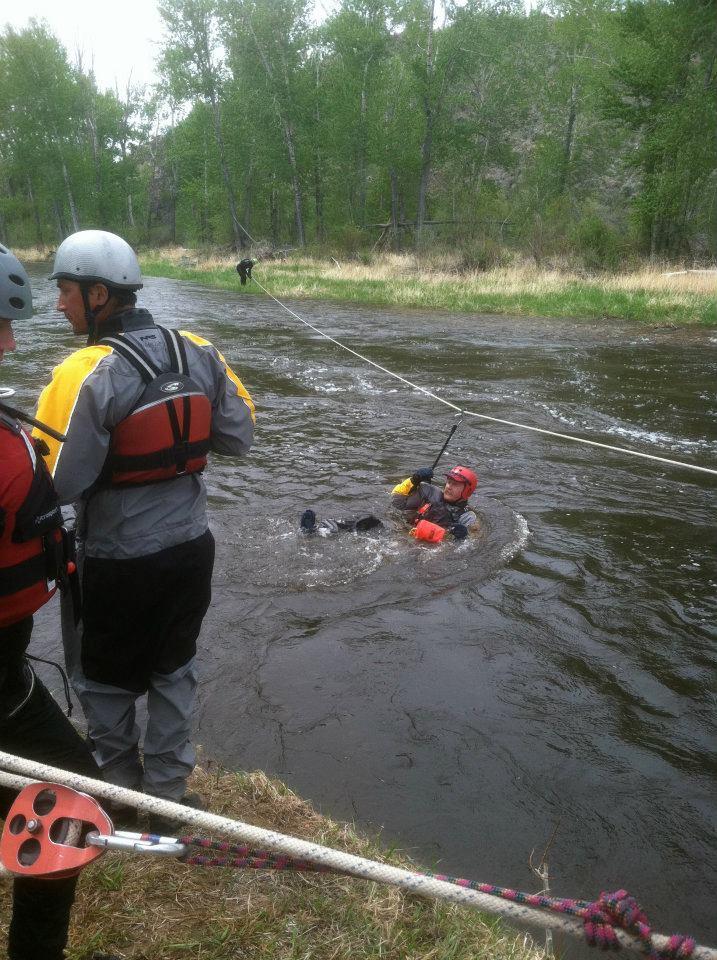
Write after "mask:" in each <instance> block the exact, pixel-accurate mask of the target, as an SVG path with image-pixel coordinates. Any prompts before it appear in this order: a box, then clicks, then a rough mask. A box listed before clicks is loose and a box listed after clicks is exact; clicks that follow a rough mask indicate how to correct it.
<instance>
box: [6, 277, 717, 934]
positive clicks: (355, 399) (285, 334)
mask: <svg viewBox="0 0 717 960" xmlns="http://www.w3.org/2000/svg"><path fill="white" fill-rule="evenodd" d="M47 272H49V271H47V269H46V268H41V267H37V268H34V269H33V274H34V281H35V283H36V291H37V295H36V301H37V303H36V306H37V308H38V314H39V317H38V319H35V320H34V321H31V322H27V323H24V324H18V325H16V327H17V334H18V341H19V344H20V346H19V350H18V352H17V354H16V355H15V356H14V357H8V358H7V362H6V363H4V364H3V367H2V369H1V370H0V384H1V385H5V386H7V385H11V386H14V387H15V388H16V389H17V391H18V396H17V398H16V402H17V405H19V406H22V405H24V406H25V407H26V408H28V409H32V408H33V407H34V403H35V400H36V397H37V394H38V392H39V390H40V389H41V387H42V386H43V385H44V383H45V382H46V381H47V380H48V377H49V372H50V370H51V368H52V367H53V366H54V365H55V364H56V363H57V362H58V361H59V360H60V359H62V358H63V357H64V356H66V355H67V354H68V353H69V352H70V350H71V349H76V348H77V347H78V346H80V345H81V343H80V342H78V341H77V340H76V339H75V338H73V337H72V336H71V334H70V332H69V326H68V325H67V323H66V321H65V320H64V319H63V318H62V317H60V316H59V315H58V314H57V312H56V311H55V310H54V291H53V288H52V286H51V285H50V284H49V283H47V282H46V281H44V280H43V279H42V278H43V277H44V276H46V275H47ZM142 303H143V305H145V306H147V307H149V309H150V310H152V312H153V313H154V314H155V317H156V319H157V320H158V321H160V322H165V323H167V325H169V326H181V327H186V328H188V329H191V330H193V331H194V332H196V333H198V334H200V335H203V336H206V337H208V338H209V339H210V340H212V342H214V343H215V344H216V345H217V346H218V347H219V348H220V349H221V350H222V351H223V353H224V354H225V356H226V358H227V360H228V362H229V363H230V364H231V365H232V367H233V368H234V370H235V371H236V372H237V374H238V375H239V376H240V377H241V379H242V380H243V382H244V384H245V386H246V387H247V389H248V390H249V391H250V393H251V394H252V396H253V397H254V399H255V401H256V404H257V409H258V419H257V433H256V442H255V445H254V448H253V449H252V451H251V453H250V455H249V456H248V457H247V458H246V459H245V460H243V461H234V460H230V459H220V458H214V459H213V460H212V463H211V466H210V468H209V469H208V471H207V473H206V479H207V485H208V490H209V502H210V512H211V526H212V530H213V531H214V535H215V537H216V539H217V551H218V552H217V566H216V569H215V579H214V598H213V603H212V607H211V610H210V612H209V614H208V616H207V618H206V620H205V624H204V629H203V632H202V638H201V653H200V666H201V671H202V682H201V691H200V701H199V706H198V713H197V736H196V740H197V742H198V743H200V744H201V745H202V746H203V748H204V751H205V754H206V756H207V757H210V758H213V759H215V760H217V761H219V762H221V763H222V764H224V765H225V766H227V767H229V768H234V769H248V770H250V769H254V768H261V769H263V770H265V771H266V772H267V773H269V774H270V775H274V776H277V777H280V778H281V779H283V780H284V781H285V782H286V783H288V784H289V786H290V787H292V788H293V789H295V790H296V791H297V792H298V793H299V794H301V795H302V796H304V797H306V798H307V799H310V800H311V801H313V803H314V804H315V805H316V806H317V807H318V808H319V809H321V810H322V812H324V813H325V814H327V815H330V816H333V817H334V818H337V819H350V820H354V821H355V822H356V823H357V825H358V826H359V827H360V828H363V829H368V830H378V829H382V832H383V838H384V841H385V842H386V843H390V844H394V845H399V846H401V847H403V848H404V849H406V850H407V851H408V852H409V853H411V854H412V855H413V856H414V857H415V858H416V859H417V860H419V861H420V862H421V863H422V864H423V865H425V866H427V867H439V869H440V870H441V871H442V872H446V873H450V874H453V875H460V876H467V877H471V878H473V879H478V880H481V881H485V882H490V883H496V884H500V885H506V886H514V887H518V888H521V889H529V890H535V889H538V888H539V883H538V882H537V880H536V878H535V877H534V876H533V875H532V873H531V871H530V869H529V866H528V859H529V857H530V854H531V851H532V850H535V856H536V857H537V858H538V859H539V858H540V855H541V854H542V852H543V850H544V848H545V847H546V845H547V844H548V841H549V840H550V838H551V837H552V843H551V844H550V851H549V869H550V877H551V886H552V889H553V891H554V892H555V893H556V894H559V895H564V896H576V897H584V898H592V897H593V896H595V895H597V894H598V893H599V892H600V891H601V890H605V889H614V888H617V887H619V886H622V887H626V888H627V889H628V890H630V892H632V893H634V894H635V895H636V896H637V898H638V900H639V901H640V903H641V904H642V906H643V907H644V909H645V910H646V911H647V913H648V915H649V917H650V919H651V921H652V922H653V925H654V926H655V927H656V928H657V929H660V930H662V931H664V932H673V931H674V930H679V931H680V932H683V933H690V934H693V935H695V936H697V937H698V939H701V940H703V941H706V942H708V943H712V944H713V945H714V943H715V941H717V924H715V908H714V904H715V896H716V895H717V837H716V824H717V737H716V736H715V734H716V728H715V704H716V701H717V684H716V676H717V669H716V668H717V625H716V618H715V613H716V612H717V600H716V596H717V589H716V588H717V558H716V555H715V516H716V508H715V499H716V498H715V493H716V490H717V478H715V477H710V476H709V475H706V474H703V475H700V474H699V473H691V472H688V471H686V470H682V469H680V468H669V467H666V466H664V465H661V464H657V463H650V462H647V461H643V460H639V459H635V458H630V457H628V456H623V455H621V454H618V453H610V452H607V451H602V450H598V449H593V448H590V447H583V446H580V445H577V444H571V443H567V442H564V441H561V440H558V439H554V438H549V437H544V436H541V435H538V434H531V433H527V432H523V431H520V430H517V429H515V428H512V427H507V426H501V425H498V424H489V423H484V422H482V421H479V420H472V421H470V422H467V423H464V424H463V425H462V426H461V428H460V429H459V431H458V432H457V433H456V434H455V436H454V437H453V439H452V441H451V444H450V446H449V448H448V451H447V453H446V455H445V457H444V459H443V461H442V462H441V466H445V467H446V468H447V467H449V466H450V465H452V464H453V463H464V464H466V465H469V466H473V467H475V468H476V469H477V471H478V473H479V475H480V478H481V479H480V485H479V488H478V492H477V495H476V498H475V504H476V508H477V511H478V513H479V515H480V519H481V533H480V535H479V536H478V537H476V538H472V539H471V540H470V542H466V543H464V544H462V545H460V546H456V545H455V544H453V543H450V544H449V543H445V544H442V545H440V546H438V547H433V546H427V545H423V544H419V543H417V542H415V541H413V540H412V539H410V538H408V537H407V536H406V532H405V529H404V528H403V526H402V525H401V523H400V521H399V520H397V519H396V518H395V517H393V516H392V514H391V511H390V508H389V493H390V490H391V487H392V486H393V485H394V484H395V483H396V482H398V481H399V480H401V479H403V478H404V477H405V476H407V475H408V474H410V473H411V472H412V471H413V470H414V469H416V468H417V467H419V466H424V465H427V464H430V463H431V462H432V461H433V459H434V458H435V456H436V455H437V453H438V451H439V450H440V448H441V445H442V443H443V440H444V439H445V437H446V435H447V433H448V430H449V428H450V426H451V424H452V423H453V416H452V412H451V411H450V410H449V409H448V408H447V407H444V406H443V405H441V404H439V403H437V402H436V401H434V400H431V399H429V398H427V397H425V396H423V395H421V394H420V393H417V392H416V391H413V390H411V389H409V388H408V387H405V386H404V385H402V384H400V383H398V382H397V381H395V380H392V379H390V378H389V377H387V376H386V375H385V374H383V373H381V372H380V371H378V370H375V369H373V368H371V367H368V366H366V365H365V364H363V363H362V362H361V361H359V360H358V359H356V358H355V357H353V356H351V355H349V354H347V353H345V352H344V351H341V350H340V349H339V348H338V347H336V346H334V345H333V344H331V343H329V342H327V341H326V340H324V339H323V338H321V337H320V336H319V335H318V334H316V333H314V332H313V331H310V330H308V329H307V328H305V327H303V326H302V325H301V324H299V323H298V322H297V321H296V320H294V319H293V318H291V317H290V316H289V315H288V314H287V313H285V312H284V311H283V310H281V308H280V307H278V306H277V305H276V304H275V303H272V302H270V301H268V300H266V299H264V298H263V297H259V296H253V295H246V296H245V295H241V296H240V295H238V294H231V293H226V292H219V291H213V290H207V289H205V288H203V287H201V286H197V285H193V284H188V283H177V282H173V281H169V280H152V279H150V280H148V281H147V285H146V288H145V290H144V291H142ZM291 306H292V307H293V308H294V309H295V310H296V311H297V312H298V313H299V314H300V315H301V316H303V317H305V318H306V319H307V320H309V321H311V322H312V323H314V324H316V325H318V326H319V327H321V328H322V329H325V330H326V331H327V332H328V333H330V334H331V335H332V336H333V337H335V338H337V339H339V340H341V341H342V342H345V343H347V344H348V345H350V346H351V347H353V348H354V349H356V350H358V351H360V352H362V353H365V354H366V355H368V356H370V357H371V359H373V360H374V361H376V362H377V363H379V364H381V365H383V366H386V367H388V368H390V369H392V370H395V371H397V372H398V373H400V374H401V375H402V376H404V377H406V378H408V379H410V380H413V381H415V382H416V383H418V384H420V385H421V386H423V387H426V388H427V389H429V390H431V391H433V392H435V393H437V394H438V395H440V396H441V397H444V398H445V399H447V400H450V401H451V402H453V403H456V404H458V405H460V406H462V407H465V408H467V409H470V410H475V411H477V412H480V413H486V414H489V415H491V416H496V417H500V418H504V419H507V420H517V421H522V422H525V423H528V424H530V425H532V426H537V427H543V428H546V429H549V430H556V431H561V432H567V433H574V434H577V435H579V436H588V437H590V438H592V439H596V440H601V441H603V442H606V443H611V444H616V445H624V446H629V447H633V448H635V449H638V450H641V451H644V452H653V453H657V454H658V455H661V456H665V457H669V458H672V459H676V460H686V461H690V462H693V463H697V464H701V465H703V466H711V467H715V466H717V426H716V420H715V417H716V414H717V376H716V369H717V366H716V363H715V360H716V355H717V333H715V332H710V331H674V330H670V329H659V328H655V329H645V328H638V327H635V326H632V325H629V324H624V323H614V322H611V323H609V324H608V323H605V324H602V323H597V324H595V323H582V322H580V323H578V322H572V321H554V320H550V321H545V320H541V319H526V318H511V317H484V316H462V315H453V314H447V313H440V314H437V313H430V314H429V313H422V312H418V311H403V312H398V311H386V310H380V311H379V310H368V309H364V308H361V309H356V308H354V307H348V306H344V305H336V304H327V303H313V302H304V303H298V304H297V303H292V304H291ZM305 507H312V508H314V509H315V510H316V511H317V513H318V514H319V515H320V516H326V517H350V516H358V515H360V514H362V513H366V512H369V511H370V512H373V513H375V514H377V515H379V516H382V517H383V518H384V519H385V520H386V521H387V527H386V530H385V531H384V532H383V534H382V535H381V536H379V537H360V536H356V535H353V534H344V535H342V536H340V537H337V538H326V539H324V538H318V537H316V538H305V537H301V536H299V535H298V532H297V529H298V518H299V515H300V513H301V511H302V510H303V509H304V508H305ZM57 613H58V611H57V607H56V604H55V603H54V602H53V603H52V604H50V605H48V608H47V609H46V610H45V611H43V612H42V613H41V615H40V616H39V617H38V628H37V630H36V635H35V640H34V641H33V647H34V652H36V653H38V654H40V655H43V656H47V655H52V654H54V655H55V656H56V657H59V656H60V651H61V645H60V641H59V628H58V621H57ZM42 675H43V677H44V678H45V679H46V681H47V683H48V685H50V686H51V688H53V689H54V690H55V691H57V690H58V684H57V680H56V677H55V676H53V673H52V672H49V673H45V672H44V671H43V673H42ZM571 952H572V951H571Z"/></svg>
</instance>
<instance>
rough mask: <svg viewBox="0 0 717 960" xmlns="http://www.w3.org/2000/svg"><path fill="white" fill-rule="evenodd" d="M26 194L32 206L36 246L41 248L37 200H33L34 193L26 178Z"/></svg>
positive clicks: (40, 223) (43, 242)
mask: <svg viewBox="0 0 717 960" xmlns="http://www.w3.org/2000/svg"><path fill="white" fill-rule="evenodd" d="M27 194H28V196H29V197H30V203H31V204H32V215H33V218H34V220H35V236H36V239H37V242H38V245H39V246H41V247H43V246H44V245H45V240H44V238H43V236H42V221H41V220H40V211H39V210H38V207H37V200H36V199H35V193H34V191H33V189H32V180H31V179H30V178H29V177H28V178H27Z"/></svg>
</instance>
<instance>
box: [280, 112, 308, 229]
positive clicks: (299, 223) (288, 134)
mask: <svg viewBox="0 0 717 960" xmlns="http://www.w3.org/2000/svg"><path fill="white" fill-rule="evenodd" d="M284 141H285V143H286V151H287V153H288V155H289V166H290V167H291V189H292V191H293V194H294V222H295V224H296V240H297V242H298V244H299V246H300V247H303V246H304V245H305V244H306V239H305V236H304V214H303V210H302V198H301V183H300V182H299V168H298V165H297V163H296V150H295V148H294V130H293V128H292V126H291V124H289V123H288V122H287V123H286V124H285V125H284Z"/></svg>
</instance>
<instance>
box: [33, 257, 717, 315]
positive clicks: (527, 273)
mask: <svg viewBox="0 0 717 960" xmlns="http://www.w3.org/2000/svg"><path fill="white" fill-rule="evenodd" d="M16 252H17V254H18V256H19V257H20V259H21V260H25V261H26V262H38V261H40V260H47V259H48V258H51V256H52V252H53V251H51V250H50V249H49V248H46V249H40V248H33V249H29V250H18V251H16ZM238 259H239V257H238V255H236V256H235V255H227V254H226V253H223V254H216V255H213V254H211V253H208V252H207V253H203V252H199V251H195V250H189V249H186V248H183V247H165V248H161V249H156V250H145V251H140V263H141V266H142V271H143V273H144V274H145V275H146V276H149V277H166V278H168V279H173V280H187V281H193V282H196V283H201V284H204V285H205V286H208V287H214V288H216V289H220V290H230V291H232V292H233V293H236V294H237V295H244V294H245V293H246V294H251V295H256V296H262V297H263V296H265V294H264V293H263V292H262V291H261V290H260V289H259V287H257V286H256V285H254V284H252V282H251V281H249V283H248V284H247V286H245V287H242V286H241V284H240V281H239V276H238V274H237V272H236V262H237V260H238ZM255 273H256V274H257V280H259V282H260V283H261V284H262V285H263V286H265V287H266V288H267V289H268V290H269V291H270V292H271V293H272V294H273V295H274V296H275V297H277V299H284V298H291V299H294V300H331V301H334V302H341V303H352V304H357V305H363V306H367V307H382V308H389V307H397V308H409V309H416V310H430V311H434V310H436V311H439V310H440V311H447V312H450V313H461V314H472V313H475V314H482V315H485V314H493V315H511V316H514V317H539V318H541V319H546V320H551V319H571V320H576V321H578V322H590V321H600V322H610V321H618V322H619V321H627V322H630V323H636V324H639V325H643V326H644V327H645V328H646V329H649V328H655V327H662V328H664V327H668V328H670V327H675V328H681V327H687V328H698V329H712V328H715V327H717V269H711V268H709V269H702V270H691V269H679V268H677V267H674V266H669V265H667V264H664V265H658V266H655V265H652V266H650V265H643V266H642V267H640V268H639V269H636V270H634V271H633V272H629V273H628V272H626V273H622V274H587V273H585V272H581V271H576V270H574V269H569V268H568V267H561V268H559V269H558V268H556V267H546V268H539V267H536V266H535V265H534V264H530V263H516V264H515V265H513V266H508V267H494V268H492V269H488V270H476V269H465V268H464V267H463V265H462V263H461V258H460V253H459V252H455V253H445V252H443V253H440V252H437V253H435V254H434V255H432V256H431V257H428V256H424V257H423V258H418V257H416V256H414V255H412V254H393V253H383V254H373V253H371V254H368V253H367V254H362V255H360V256H359V258H358V259H356V258H354V259H345V260H343V261H342V262H339V261H338V260H336V259H334V258H333V257H323V258H319V257H312V256H309V255H299V254H297V253H295V252H294V253H291V254H290V255H287V257H286V258H284V259H276V258H274V259H269V258H267V259H259V260H258V262H257V265H256V267H255Z"/></svg>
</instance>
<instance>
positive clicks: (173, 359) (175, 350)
mask: <svg viewBox="0 0 717 960" xmlns="http://www.w3.org/2000/svg"><path fill="white" fill-rule="evenodd" d="M157 326H158V328H159V329H160V330H161V331H162V336H163V337H164V342H165V343H166V344H167V350H168V351H169V362H170V364H171V365H172V371H173V372H174V373H181V374H185V375H186V374H188V373H189V365H188V363H187V350H186V347H185V345H184V340H183V339H182V337H181V335H180V334H179V333H178V332H177V331H176V330H169V329H167V327H160V326H159V324H158V325H157Z"/></svg>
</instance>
